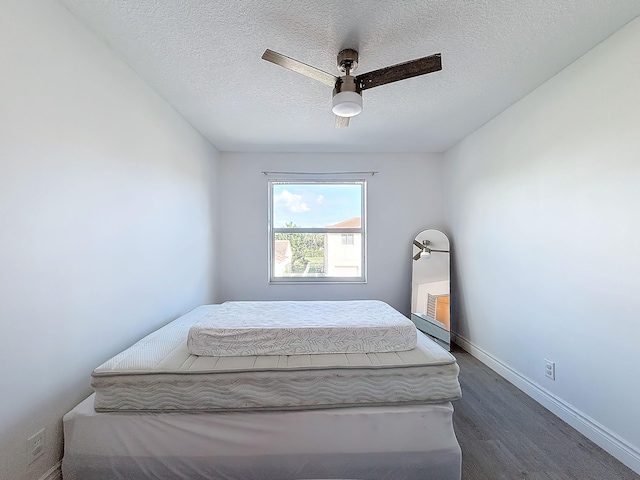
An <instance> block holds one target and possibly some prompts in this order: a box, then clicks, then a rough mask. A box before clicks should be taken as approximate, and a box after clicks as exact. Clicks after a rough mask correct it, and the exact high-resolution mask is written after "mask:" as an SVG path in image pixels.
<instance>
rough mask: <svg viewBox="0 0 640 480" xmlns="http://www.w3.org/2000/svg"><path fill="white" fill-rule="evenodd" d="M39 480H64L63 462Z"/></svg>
mask: <svg viewBox="0 0 640 480" xmlns="http://www.w3.org/2000/svg"><path fill="white" fill-rule="evenodd" d="M38 480H62V462H58V463H56V464H55V465H54V466H53V467H51V468H50V469H49V470H47V472H46V473H45V474H44V475H42V476H41V477H40V478H39V479H38Z"/></svg>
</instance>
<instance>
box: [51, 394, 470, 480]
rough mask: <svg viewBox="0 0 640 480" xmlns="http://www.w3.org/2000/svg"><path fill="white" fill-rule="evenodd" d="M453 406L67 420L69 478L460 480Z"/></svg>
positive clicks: (76, 416)
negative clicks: (453, 423)
mask: <svg viewBox="0 0 640 480" xmlns="http://www.w3.org/2000/svg"><path fill="white" fill-rule="evenodd" d="M452 412H453V408H452V407H451V404H450V403H444V404H440V405H413V406H400V407H360V408H340V409H331V410H311V411H295V412H236V413H181V412H180V413H161V414H158V413H96V412H95V410H94V409H93V398H92V397H89V398H88V399H87V400H85V401H84V402H82V403H81V404H80V405H78V406H77V407H76V408H74V409H73V410H72V411H71V412H69V413H68V414H67V415H65V417H64V438H65V442H64V450H65V451H64V458H63V463H62V468H63V476H64V479H65V480H111V479H115V478H121V479H127V480H142V479H150V478H158V479H160V478H161V479H163V480H205V479H207V480H209V479H218V480H293V479H311V478H323V479H330V478H333V479H337V478H358V479H368V480H424V479H439V480H459V479H460V475H461V452H460V447H459V446H458V443H457V441H456V438H455V434H454V432H453V425H452Z"/></svg>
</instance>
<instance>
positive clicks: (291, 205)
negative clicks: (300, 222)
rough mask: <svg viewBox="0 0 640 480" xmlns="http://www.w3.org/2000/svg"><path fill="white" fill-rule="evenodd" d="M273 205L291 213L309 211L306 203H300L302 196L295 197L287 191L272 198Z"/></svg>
mask: <svg viewBox="0 0 640 480" xmlns="http://www.w3.org/2000/svg"><path fill="white" fill-rule="evenodd" d="M274 201H275V204H276V205H278V206H282V207H284V208H286V209H287V210H289V211H290V212H292V213H302V212H308V211H309V210H310V209H309V207H308V206H307V204H306V203H304V202H303V201H302V195H296V194H294V193H291V192H290V191H289V190H282V192H281V193H280V194H279V195H276V196H275V197H274Z"/></svg>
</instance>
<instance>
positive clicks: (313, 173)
mask: <svg viewBox="0 0 640 480" xmlns="http://www.w3.org/2000/svg"><path fill="white" fill-rule="evenodd" d="M262 173H263V174H264V175H371V176H372V177H373V176H374V175H375V174H376V173H380V172H378V171H377V170H375V171H369V172H273V171H269V170H263V171H262Z"/></svg>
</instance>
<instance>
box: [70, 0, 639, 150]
mask: <svg viewBox="0 0 640 480" xmlns="http://www.w3.org/2000/svg"><path fill="white" fill-rule="evenodd" d="M62 1H63V3H64V4H65V5H66V6H67V8H69V10H71V11H72V12H73V13H74V14H75V15H76V16H77V17H79V18H80V20H81V21H83V22H84V23H85V24H87V25H88V26H89V28H91V29H92V30H94V31H95V32H96V33H97V34H98V35H99V36H101V37H102V38H104V39H105V40H106V42H107V43H108V44H109V45H110V46H111V47H112V48H113V49H114V50H115V51H116V52H118V53H119V55H120V56H121V57H122V58H123V59H124V60H125V61H126V62H127V63H128V64H129V65H130V66H131V67H132V68H133V69H134V70H135V71H136V72H138V74H139V75H140V76H141V77H142V78H143V79H144V80H145V81H146V82H147V83H148V84H149V85H150V86H151V87H152V88H154V89H155V90H156V91H157V92H158V93H159V94H160V95H162V96H163V97H164V98H165V99H166V100H167V101H169V103H171V104H172V105H173V106H174V107H175V108H176V110H178V111H179V112H180V113H182V115H183V116H184V117H185V118H186V119H187V120H188V121H189V122H190V123H191V124H192V125H193V126H194V127H196V128H197V129H198V130H199V131H200V132H201V133H202V134H203V135H204V136H206V137H207V138H208V139H209V140H210V141H211V142H212V143H213V144H214V145H215V146H216V147H217V148H218V149H219V150H221V151H281V152H284V151H297V152H355V151H360V152H439V151H444V150H446V149H448V148H449V147H451V146H452V145H454V144H455V143H456V142H458V141H459V140H461V139H462V138H464V137H465V136H466V135H468V134H469V133H471V132H472V131H474V130H475V129H477V128H478V127H479V126H480V125H482V124H483V123H485V122H486V121H488V120H489V119H491V118H492V117H493V116H495V115H496V114H498V113H500V112H501V111H503V110H504V109H505V108H507V107H508V106H510V105H511V104H513V103H514V102H515V101H517V100H518V99H520V98H522V97H523V96H524V95H526V94H527V93H529V92H530V91H531V90H533V89H534V88H536V87H537V86H539V85H540V84H542V83H543V82H544V81H545V80H547V79H548V78H550V77H551V76H553V75H554V74H556V73H557V72H558V71H560V70H561V69H562V68H564V67H566V66H567V65H569V64H570V63H571V62H573V61H574V60H575V59H576V58H578V57H579V56H580V55H582V54H584V53H585V52H587V51H588V50H590V49H591V48H593V47H594V46H595V45H596V44H598V43H599V42H601V41H602V40H604V39H605V38H606V37H607V36H609V35H611V34H612V33H613V32H615V31H616V30H618V29H619V28H620V27H622V26H623V25H625V24H626V23H628V22H629V21H630V20H632V19H633V18H634V17H636V16H638V15H640V1H638V0H532V1H524V0H520V1H515V0H430V1H427V0H417V1H408V0H380V1H379V0H376V1H373V0H366V1H364V0H351V1H344V0H322V1H320V0H317V1H312V0H302V1H295V2H292V1H281V0H273V1H265V0H236V1H228V0H227V1H224V0H190V1H181V2H177V1H175V0H135V1H134V0H131V1H123V0H62ZM266 48H269V49H271V50H275V51H277V52H280V53H282V54H284V55H287V56H290V57H293V58H296V59H298V60H300V61H302V62H304V63H308V64H310V65H313V66H315V67H317V68H320V69H322V70H325V71H327V72H329V73H332V74H336V75H337V74H339V73H338V71H337V69H336V66H335V62H336V54H337V53H338V51H340V50H341V49H343V48H354V49H356V50H358V51H359V52H360V65H359V68H358V70H357V72H356V73H357V74H360V73H364V72H368V71H371V70H375V69H378V68H381V67H385V66H388V65H393V64H396V63H400V62H404V61H407V60H412V59H414V58H418V57H423V56H426V55H431V54H433V53H438V52H440V53H442V64H443V70H442V71H440V72H436V73H432V74H429V75H426V76H421V77H416V78H412V79H408V80H404V81H401V82H397V83H393V84H389V85H384V86H381V87H377V88H373V89H371V90H366V91H365V92H364V93H363V97H364V110H363V112H362V114H360V115H359V116H358V117H355V118H353V119H352V120H351V125H350V126H349V128H343V129H335V128H334V126H333V124H334V117H333V114H332V113H331V88H330V87H327V86H326V85H323V84H322V83H320V82H317V81H314V80H312V79H309V78H307V77H304V76H302V75H299V74H296V73H294V72H291V71H289V70H286V69H284V68H282V67H278V66H276V65H273V64H271V63H268V62H265V61H264V60H261V58H260V57H261V55H262V53H263V52H264V50H265V49H266Z"/></svg>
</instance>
